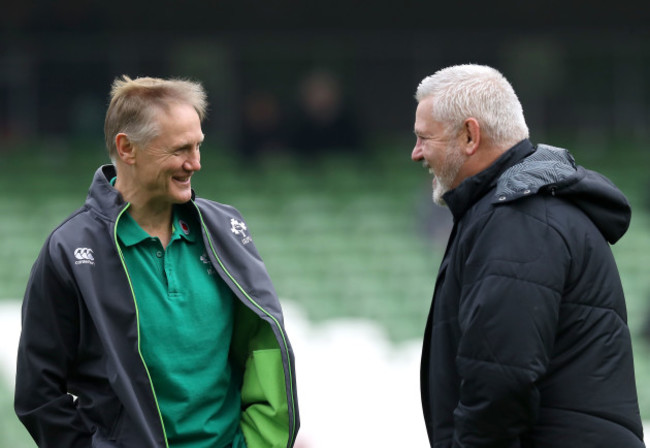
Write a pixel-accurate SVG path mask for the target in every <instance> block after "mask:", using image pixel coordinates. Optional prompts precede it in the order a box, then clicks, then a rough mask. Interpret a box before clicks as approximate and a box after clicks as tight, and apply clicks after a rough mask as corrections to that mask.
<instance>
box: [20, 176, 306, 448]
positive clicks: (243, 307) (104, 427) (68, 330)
mask: <svg viewBox="0 0 650 448" xmlns="http://www.w3.org/2000/svg"><path fill="white" fill-rule="evenodd" d="M114 176H115V169H114V167H113V166H112V165H106V166H103V167H100V168H99V169H98V170H97V172H96V173H95V177H94V179H93V182H92V185H91V187H90V191H89V194H88V198H87V200H86V203H85V205H84V206H83V207H82V208H81V209H79V210H77V211H76V212H75V213H73V214H72V215H71V216H70V217H69V218H67V219H66V220H65V221H64V222H63V223H62V224H61V225H60V226H59V227H57V228H56V229H55V230H54V231H53V232H52V234H51V235H50V236H49V237H48V239H47V241H46V243H45V245H44V247H43V249H42V250H41V252H40V255H39V257H38V259H37V260H36V262H35V264H34V266H33V268H32V272H31V275H30V279H29V282H28V285H27V290H26V293H25V298H24V302H23V311H22V322H23V328H22V333H21V337H20V343H19V349H18V364H17V372H16V392H15V409H16V413H17V415H18V417H19V418H20V419H21V421H22V422H23V424H24V425H25V426H26V427H27V429H28V430H29V432H30V433H31V435H32V437H33V438H34V440H35V441H36V443H37V444H38V445H39V446H40V447H55V448H61V447H65V448H75V447H84V448H87V447H90V446H93V447H118V446H119V447H126V448H129V447H133V448H142V447H151V448H153V447H166V446H167V441H166V437H165V433H164V425H163V423H162V418H161V416H160V412H159V409H158V406H157V402H156V398H155V391H154V388H153V387H152V384H151V381H150V378H149V375H148V371H147V367H146V365H145V363H144V360H143V358H142V356H141V354H140V351H139V339H138V337H139V330H138V313H137V303H136V300H135V299H134V296H133V291H132V287H131V284H130V279H129V277H128V274H127V271H126V268H125V265H124V261H123V257H122V255H121V251H120V248H119V245H118V243H117V239H116V231H115V228H116V223H117V221H118V220H119V218H120V216H121V215H122V214H123V213H124V212H125V210H126V209H127V207H128V204H126V203H125V202H124V201H123V199H122V197H121V195H120V194H119V192H118V191H117V190H115V189H114V188H113V187H112V186H111V184H110V182H109V180H110V179H112V178H113V177H114ZM184 206H185V207H189V208H190V209H191V210H192V211H193V213H194V214H195V216H196V217H197V220H198V221H199V222H200V223H201V227H202V234H203V242H204V244H205V247H206V252H207V254H208V255H209V258H210V261H211V263H212V265H213V267H214V269H215V271H216V272H218V273H219V275H220V276H221V278H222V279H223V280H224V282H225V283H226V284H227V285H228V286H229V287H230V289H231V290H232V291H233V292H234V294H235V296H236V297H237V298H238V299H239V300H238V303H237V304H236V305H237V306H236V315H237V316H238V317H236V321H235V333H234V335H233V342H232V347H231V356H232V359H233V360H234V361H233V362H234V363H235V368H236V369H238V370H239V371H240V372H241V375H242V418H241V426H242V430H243V432H244V435H245V437H246V440H247V443H248V445H249V448H253V447H260V448H262V447H264V448H266V447H271V446H272V447H279V448H282V447H291V446H293V443H294V442H295V437H296V434H297V431H298V427H299V416H298V405H297V395H296V379H295V367H294V357H293V351H292V349H291V345H290V343H289V340H288V338H287V334H286V331H285V329H284V323H283V316H282V311H281V308H280V304H279V301H278V298H277V295H276V292H275V290H274V288H273V285H272V284H271V280H270V278H269V276H268V274H267V271H266V268H265V266H264V263H263V262H262V260H261V258H260V256H259V254H258V252H257V250H256V248H255V246H254V244H253V242H252V240H251V237H250V234H249V233H248V230H247V228H246V225H245V223H244V220H243V218H242V217H241V215H240V214H239V213H238V212H237V210H235V209H234V208H232V207H230V206H226V205H222V204H218V203H215V202H212V201H207V200H205V199H199V198H195V199H193V200H192V201H190V202H189V203H187V204H185V205H184ZM189 324H191V323H189ZM215 343H218V341H215Z"/></svg>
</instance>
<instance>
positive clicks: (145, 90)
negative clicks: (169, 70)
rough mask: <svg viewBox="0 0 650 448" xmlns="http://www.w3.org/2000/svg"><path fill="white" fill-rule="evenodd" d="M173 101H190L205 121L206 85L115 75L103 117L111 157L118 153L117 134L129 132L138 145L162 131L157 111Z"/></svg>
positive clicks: (164, 109)
mask: <svg viewBox="0 0 650 448" xmlns="http://www.w3.org/2000/svg"><path fill="white" fill-rule="evenodd" d="M172 103H180V104H189V105H191V106H192V107H194V109H195V110H196V112H197V114H198V115H199V119H200V120H201V121H203V119H204V118H205V115H206V111H207V107H208V104H207V99H206V93H205V90H204V89H203V86H202V85H201V84H200V83H198V82H194V81H188V80H183V79H160V78H149V77H144V78H136V79H131V78H129V77H128V76H126V75H123V76H122V77H120V78H116V79H115V81H113V86H112V88H111V101H110V104H109V106H108V110H107V111H106V119H105V121H104V138H105V140H106V148H107V149H108V155H109V157H110V158H111V160H113V161H115V159H116V157H117V148H116V147H115V137H116V136H117V134H119V133H125V134H127V135H128V137H129V140H131V142H133V143H134V144H137V145H142V146H144V145H146V144H147V143H149V142H150V141H151V140H152V139H154V138H156V137H157V136H158V133H159V129H158V126H157V121H156V120H155V115H156V113H157V112H159V111H160V110H163V111H167V110H168V109H169V105H170V104H172Z"/></svg>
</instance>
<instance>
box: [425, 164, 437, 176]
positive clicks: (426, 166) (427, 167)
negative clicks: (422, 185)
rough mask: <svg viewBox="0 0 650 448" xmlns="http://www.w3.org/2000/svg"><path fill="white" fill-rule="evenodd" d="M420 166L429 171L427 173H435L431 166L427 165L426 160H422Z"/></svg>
mask: <svg viewBox="0 0 650 448" xmlns="http://www.w3.org/2000/svg"><path fill="white" fill-rule="evenodd" d="M422 166H423V167H424V169H425V170H428V171H429V174H432V175H434V176H435V175H436V173H435V171H433V168H431V167H430V166H429V162H427V161H426V160H423V161H422Z"/></svg>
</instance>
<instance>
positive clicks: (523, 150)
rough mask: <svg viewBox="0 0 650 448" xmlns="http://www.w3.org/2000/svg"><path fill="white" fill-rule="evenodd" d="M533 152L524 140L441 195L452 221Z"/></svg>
mask: <svg viewBox="0 0 650 448" xmlns="http://www.w3.org/2000/svg"><path fill="white" fill-rule="evenodd" d="M533 152H535V148H534V147H533V144H532V143H531V142H530V140H528V139H525V140H522V141H520V142H519V143H517V144H516V145H515V146H513V147H512V148H510V149H509V150H507V151H506V152H504V153H503V154H501V156H499V158H498V159H496V160H495V161H494V162H493V163H492V165H490V166H489V167H487V168H486V169H484V170H483V171H481V172H479V173H477V174H475V175H474V176H471V177H468V178H467V179H465V180H464V181H462V182H461V183H460V185H458V187H456V188H454V189H453V190H450V191H448V192H447V193H445V194H444V195H443V199H444V200H445V203H446V204H447V206H448V207H449V210H450V211H451V213H452V215H453V217H454V221H456V222H457V221H459V220H460V219H461V218H462V217H463V215H465V212H467V210H469V208H470V207H471V206H472V205H474V204H475V203H476V202H477V201H478V200H479V199H481V198H482V197H483V196H484V195H485V194H486V193H487V192H489V191H490V190H491V189H492V188H494V186H495V185H496V181H497V179H498V177H499V176H500V175H501V174H502V173H503V172H504V171H505V170H507V169H508V168H510V167H511V166H513V165H515V164H516V163H518V162H519V161H521V160H522V159H524V158H525V157H527V156H528V155H530V154H532V153H533Z"/></svg>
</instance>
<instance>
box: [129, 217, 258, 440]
mask: <svg viewBox="0 0 650 448" xmlns="http://www.w3.org/2000/svg"><path fill="white" fill-rule="evenodd" d="M172 230H173V232H172V237H171V240H170V242H169V245H168V246H167V248H163V247H162V244H161V242H160V240H159V239H158V238H154V237H151V236H150V235H149V234H147V233H146V232H145V231H144V230H143V229H142V228H141V227H140V226H139V225H138V223H137V222H136V221H135V220H134V219H133V218H132V217H131V215H130V214H129V213H124V214H123V215H122V217H121V218H120V220H119V223H118V226H117V236H118V240H119V243H120V247H121V249H122V253H123V254H124V260H125V263H126V267H127V270H128V272H129V276H130V278H131V282H132V285H133V291H134V293H135V302H136V305H137V310H138V322H139V325H140V351H141V353H142V356H143V358H144V360H145V362H146V364H147V368H148V370H149V375H150V376H151V380H152V382H153V388H154V391H155V394H156V399H157V401H158V406H159V408H160V412H161V414H162V418H163V422H164V425H165V432H166V435H167V439H168V441H169V446H170V447H174V448H176V447H179V448H180V447H182V448H217V447H219V448H221V447H230V446H231V444H232V447H234V448H239V447H242V448H245V447H246V444H245V443H244V440H243V436H242V434H241V429H240V427H239V421H240V412H241V411H240V407H241V397H240V384H239V380H238V379H237V378H236V375H233V373H232V369H231V366H230V363H229V359H228V353H229V348H230V342H231V339H232V331H233V306H234V303H233V300H234V297H233V293H232V291H231V290H230V289H229V288H228V287H227V286H226V284H225V283H224V282H223V280H221V278H220V277H219V275H218V274H217V273H216V272H215V271H214V269H213V267H212V265H211V264H210V262H209V260H208V258H207V255H206V253H205V247H204V244H203V240H202V237H201V231H200V225H199V223H198V222H196V220H195V219H193V217H192V216H191V215H190V214H189V213H187V211H185V212H184V211H183V209H182V207H180V206H175V207H174V212H173V229H172Z"/></svg>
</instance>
